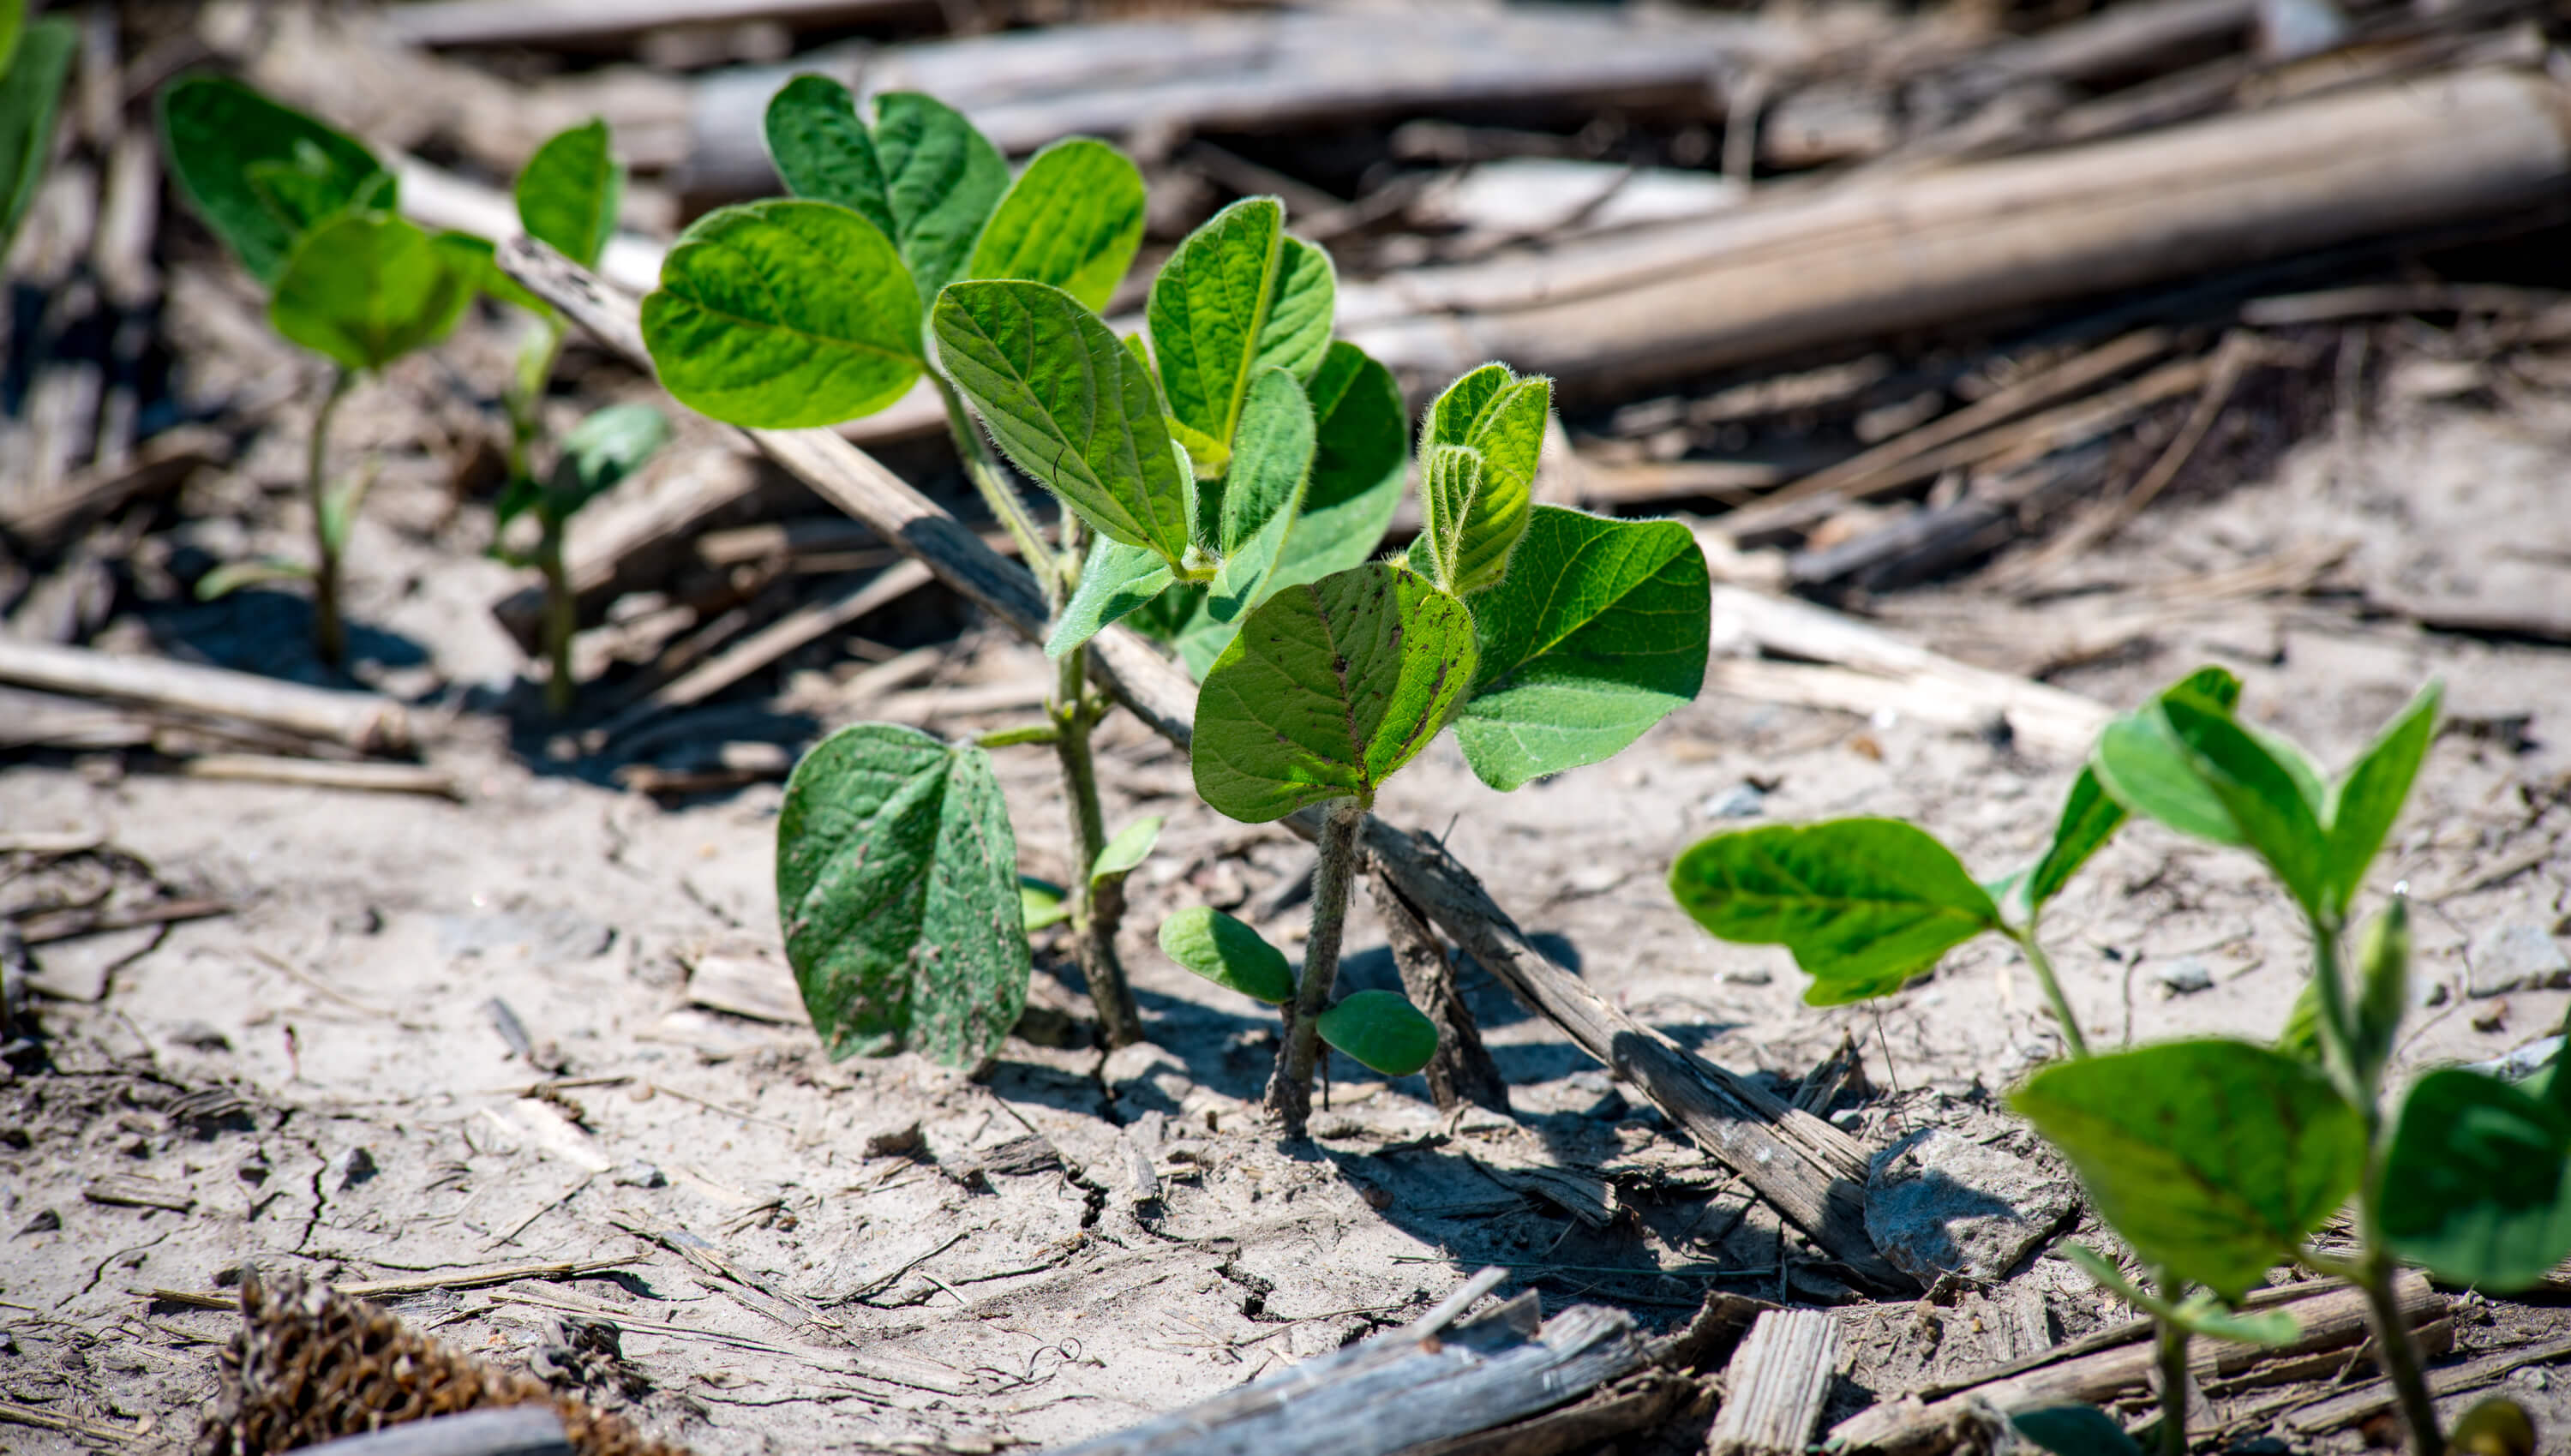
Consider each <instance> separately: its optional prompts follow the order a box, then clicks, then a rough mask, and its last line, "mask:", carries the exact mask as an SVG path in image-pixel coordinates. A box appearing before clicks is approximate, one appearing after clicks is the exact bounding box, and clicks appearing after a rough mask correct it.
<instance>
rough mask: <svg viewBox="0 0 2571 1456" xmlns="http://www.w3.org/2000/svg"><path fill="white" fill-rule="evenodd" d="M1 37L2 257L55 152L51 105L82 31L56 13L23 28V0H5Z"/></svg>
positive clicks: (56, 101)
mask: <svg viewBox="0 0 2571 1456" xmlns="http://www.w3.org/2000/svg"><path fill="white" fill-rule="evenodd" d="M6 11H7V22H6V23H7V31H8V33H7V35H6V36H5V37H0V256H5V255H6V254H7V253H8V251H9V243H10V242H11V240H13V239H15V238H16V237H17V235H18V222H19V220H20V219H22V218H24V217H26V216H27V207H28V205H29V204H30V203H33V202H34V201H35V199H36V184H37V183H38V182H39V181H41V180H42V179H43V178H44V175H45V164H46V163H47V162H50V161H51V160H53V155H54V109H55V106H56V104H57V103H58V102H59V101H60V100H61V98H62V92H63V77H64V76H65V75H67V74H69V72H70V70H71V60H72V52H73V51H75V50H77V49H78V48H79V46H80V32H79V30H78V29H77V28H76V27H74V26H73V24H72V23H71V22H70V21H68V20H64V19H62V18H61V17H59V16H49V17H47V18H45V19H43V20H39V21H37V22H36V23H35V24H34V25H31V26H25V27H24V28H23V30H22V29H21V22H23V20H24V18H25V10H24V5H23V0H9V3H8V5H7V6H6Z"/></svg>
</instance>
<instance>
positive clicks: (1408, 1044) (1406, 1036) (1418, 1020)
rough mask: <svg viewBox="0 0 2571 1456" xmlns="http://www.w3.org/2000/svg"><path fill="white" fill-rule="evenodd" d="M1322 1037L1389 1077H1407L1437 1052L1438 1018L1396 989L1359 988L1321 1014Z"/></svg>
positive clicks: (1317, 1023)
mask: <svg viewBox="0 0 2571 1456" xmlns="http://www.w3.org/2000/svg"><path fill="white" fill-rule="evenodd" d="M1312 1029H1313V1030H1314V1031H1317V1032H1319V1033H1320V1034H1321V1040H1323V1041H1325V1042H1328V1043H1329V1044H1330V1045H1331V1046H1334V1047H1336V1048H1338V1049H1339V1050H1340V1051H1342V1052H1345V1053H1347V1054H1348V1055H1349V1056H1351V1057H1354V1058H1355V1059H1356V1060H1357V1061H1358V1062H1359V1063H1361V1064H1363V1065H1364V1066H1366V1067H1368V1068H1370V1069H1372V1070H1374V1071H1376V1072H1380V1073H1382V1074H1383V1075H1384V1076H1386V1077H1407V1076H1409V1075H1410V1074H1411V1073H1413V1072H1416V1071H1418V1070H1419V1069H1420V1068H1422V1067H1425V1066H1427V1065H1428V1059H1429V1058H1431V1057H1434V1056H1436V1055H1437V1023H1435V1022H1433V1021H1430V1020H1429V1019H1428V1018H1427V1017H1426V1016H1425V1015H1422V1014H1421V1012H1420V1010H1419V1008H1418V1007H1416V1006H1413V1005H1411V1004H1410V1003H1409V1002H1408V1001H1407V1000H1404V999H1403V998H1402V996H1401V995H1400V994H1399V993H1398V992H1394V991H1356V992H1351V993H1350V994H1348V995H1347V996H1344V997H1342V998H1340V1000H1339V1004H1338V1005H1336V1006H1333V1007H1331V1008H1330V1009H1329V1010H1327V1011H1324V1012H1322V1013H1321V1014H1320V1017H1319V1018H1318V1019H1317V1020H1315V1021H1314V1022H1313V1023H1312Z"/></svg>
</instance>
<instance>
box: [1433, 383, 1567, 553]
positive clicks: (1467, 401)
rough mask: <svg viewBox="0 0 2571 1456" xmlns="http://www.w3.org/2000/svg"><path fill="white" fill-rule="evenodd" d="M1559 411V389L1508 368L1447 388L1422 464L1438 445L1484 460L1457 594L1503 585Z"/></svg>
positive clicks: (1465, 532) (1461, 541) (1463, 540)
mask: <svg viewBox="0 0 2571 1456" xmlns="http://www.w3.org/2000/svg"><path fill="white" fill-rule="evenodd" d="M1552 407H1553V381H1551V380H1549V379H1521V378H1519V377H1517V376H1516V375H1515V374H1513V373H1511V372H1510V371H1509V369H1508V366H1506V365H1504V364H1484V365H1483V366H1482V367H1480V368H1478V369H1475V370H1473V371H1472V372H1471V373H1468V374H1466V375H1464V376H1463V377H1461V378H1459V379H1457V380H1456V381H1455V382H1454V383H1452V384H1450V385H1448V386H1446V391H1445V392H1444V393H1443V394H1440V395H1439V396H1437V398H1436V400H1435V401H1434V402H1433V403H1431V404H1430V405H1429V407H1428V417H1427V419H1426V421H1425V422H1424V424H1423V425H1422V427H1421V433H1420V444H1419V450H1420V454H1421V456H1422V458H1423V459H1425V458H1429V457H1431V456H1432V455H1433V454H1434V452H1435V450H1436V448H1437V447H1438V446H1440V445H1458V446H1463V447H1465V448H1467V449H1470V450H1472V451H1474V452H1475V453H1476V454H1478V455H1479V456H1481V462H1482V472H1481V480H1480V482H1479V483H1478V485H1477V486H1476V488H1475V490H1474V493H1473V498H1472V507H1471V510H1470V512H1469V513H1468V514H1467V516H1466V517H1465V519H1464V521H1463V523H1462V525H1461V528H1460V530H1459V531H1458V545H1457V547H1456V550H1455V560H1454V571H1455V589H1456V590H1457V591H1458V592H1460V593H1462V594H1463V595H1466V596H1470V595H1472V594H1473V593H1476V592H1480V591H1486V590H1488V589H1489V588H1491V587H1493V586H1495V585H1497V584H1498V583H1499V581H1500V580H1501V578H1502V577H1503V576H1505V575H1506V574H1507V572H1508V569H1509V553H1510V552H1512V551H1514V550H1515V549H1516V548H1517V543H1518V538H1519V537H1520V536H1521V535H1523V534H1524V532H1525V531H1526V525H1527V512H1528V508H1529V507H1530V506H1531V505H1532V504H1533V503H1534V500H1535V471H1536V462H1537V461H1538V460H1539V459H1540V458H1541V457H1542V456H1543V454H1544V426H1545V419H1546V416H1547V414H1548V413H1549V412H1550V411H1551V409H1552Z"/></svg>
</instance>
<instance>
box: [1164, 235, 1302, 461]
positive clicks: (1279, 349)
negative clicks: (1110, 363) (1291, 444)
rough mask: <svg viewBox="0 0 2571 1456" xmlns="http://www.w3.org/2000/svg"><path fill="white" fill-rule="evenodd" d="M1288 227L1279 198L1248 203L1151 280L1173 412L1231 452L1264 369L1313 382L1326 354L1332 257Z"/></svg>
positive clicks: (1183, 248) (1193, 240)
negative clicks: (1299, 238)
mask: <svg viewBox="0 0 2571 1456" xmlns="http://www.w3.org/2000/svg"><path fill="white" fill-rule="evenodd" d="M1285 228H1286V209H1285V207H1284V205H1283V204H1281V203H1279V202H1278V201H1277V200H1276V199H1275V198H1244V199H1242V200H1241V201H1240V202H1237V203H1234V204H1233V205H1232V206H1231V207H1228V208H1226V209H1224V210H1223V211H1222V212H1220V213H1217V214H1215V215H1214V216H1213V217H1212V218H1210V219H1208V220H1207V221H1206V224H1205V226H1204V227H1201V228H1199V229H1198V230H1197V231H1196V232H1194V233H1191V234H1189V235H1188V237H1187V239H1186V241H1184V242H1182V243H1180V244H1179V248H1178V251H1177V252H1175V253H1173V254H1171V256H1170V260H1169V261H1168V262H1166V263H1164V264H1162V265H1161V271H1160V274H1159V275H1158V276H1157V277H1155V278H1153V280H1152V296H1151V302H1150V305H1149V307H1148V308H1147V309H1146V310H1145V312H1146V318H1147V320H1148V322H1149V324H1150V326H1151V330H1152V352H1153V355H1154V357H1155V358H1157V359H1158V360H1159V362H1160V366H1161V385H1162V389H1163V392H1164V393H1166V394H1167V396H1168V398H1169V401H1170V413H1171V414H1172V415H1173V416H1175V417H1176V418H1177V419H1178V420H1180V421H1181V422H1182V423H1184V424H1186V425H1187V426H1188V427H1189V428H1191V429H1194V430H1196V431H1198V432H1199V433H1201V434H1203V435H1205V436H1206V437H1207V438H1208V439H1210V440H1212V441H1214V442H1215V443H1216V444H1217V445H1220V446H1222V447H1224V448H1225V449H1227V450H1229V449H1230V448H1231V447H1232V435H1233V431H1234V430H1235V429H1236V428H1237V427H1238V426H1239V424H1240V421H1241V411H1242V406H1243V404H1244V402H1245V401H1246V400H1247V399H1248V397H1249V394H1250V386H1251V383H1252V381H1253V380H1254V379H1256V378H1257V377H1258V374H1259V371H1260V370H1261V369H1263V368H1283V369H1286V371H1288V372H1289V373H1292V374H1293V375H1294V376H1295V377H1297V378H1298V379H1300V378H1309V377H1311V376H1312V375H1313V373H1314V372H1315V371H1316V370H1318V369H1319V367H1320V365H1321V362H1322V360H1323V358H1324V357H1326V355H1327V352H1328V349H1329V342H1330V315H1331V309H1332V307H1333V306H1334V304H1335V299H1336V284H1335V282H1333V281H1332V279H1331V276H1330V263H1329V257H1328V255H1327V254H1325V253H1323V252H1322V251H1321V250H1320V249H1319V248H1317V247H1314V246H1312V245H1311V244H1310V243H1300V242H1296V241H1293V240H1290V239H1287V238H1286V235H1285Z"/></svg>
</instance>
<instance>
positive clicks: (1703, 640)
mask: <svg viewBox="0 0 2571 1456" xmlns="http://www.w3.org/2000/svg"><path fill="white" fill-rule="evenodd" d="M1713 602H1714V598H1713V584H1712V579H1711V577H1710V575H1709V573H1708V571H1707V569H1706V564H1705V552H1704V551H1703V550H1702V549H1701V548H1700V547H1698V545H1697V544H1696V536H1695V534H1694V533H1693V532H1691V531H1689V530H1688V528H1687V527H1685V526H1683V525H1681V524H1679V523H1678V522H1676V521H1614V520H1608V519H1605V518H1603V517H1599V516H1589V515H1583V514H1581V513H1580V512H1578V511H1573V510H1565V509H1564V508H1562V507H1560V506H1538V507H1536V508H1535V511H1534V512H1533V514H1532V516H1531V517H1530V519H1529V521H1528V523H1527V531H1526V537H1525V539H1524V540H1523V541H1521V542H1520V543H1519V545H1518V549H1517V555H1516V557H1515V565H1514V566H1512V567H1511V569H1510V571H1509V575H1508V576H1507V577H1506V578H1505V579H1503V580H1502V581H1501V583H1500V584H1499V585H1498V586H1496V587H1494V588H1492V589H1491V590H1489V591H1487V592H1484V593H1483V594H1482V595H1481V596H1479V597H1476V598H1474V599H1473V600H1472V603H1471V606H1472V609H1473V626H1474V630H1475V633H1476V639H1477V643H1478V645H1479V647H1480V649H1481V667H1480V669H1479V670H1478V672H1477V673H1476V675H1475V682H1474V685H1473V692H1472V695H1471V696H1470V697H1469V698H1467V699H1466V700H1465V702H1464V708H1463V711H1462V712H1461V713H1460V714H1458V715H1457V716H1456V719H1455V740H1456V742H1457V743H1458V744H1459V745H1460V746H1462V748H1463V750H1464V761H1465V762H1467V763H1470V764H1471V765H1473V772H1474V773H1475V774H1476V775H1477V776H1479V777H1480V778H1481V780H1482V781H1483V782H1484V783H1487V784H1489V785H1490V786H1491V787H1493V788H1497V789H1501V790H1503V791H1505V790H1508V789H1513V788H1516V787H1517V786H1518V785H1520V784H1522V783H1525V782H1526V781H1527V780H1528V779H1530V778H1534V777H1536V776H1537V775H1539V774H1544V773H1559V772H1561V771H1562V770H1564V769H1566V768H1577V767H1579V766H1580V765H1582V764H1584V763H1596V762H1600V761H1602V760H1604V759H1607V758H1610V757H1613V756H1614V755H1615V754H1616V753H1618V752H1620V751H1622V750H1623V749H1624V747H1625V746H1626V745H1627V744H1628V743H1631V742H1633V741H1634V739H1636V738H1638V737H1641V736H1642V735H1643V733H1644V731H1645V730H1646V729H1648V728H1651V727H1652V725H1654V724H1656V723H1659V722H1660V721H1661V720H1662V719H1664V718H1666V717H1668V716H1669V715H1670V713H1671V712H1672V711H1674V710H1676V709H1677V708H1678V707H1679V706H1680V705H1682V704H1685V703H1688V702H1691V701H1693V700H1694V699H1695V698H1696V695H1697V690H1698V689H1700V688H1702V687H1704V686H1705V663H1706V654H1707V652H1708V650H1709V647H1710V637H1711V632H1712V614H1713Z"/></svg>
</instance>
